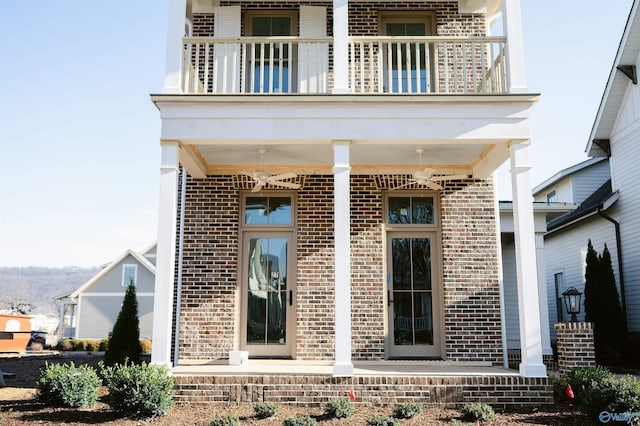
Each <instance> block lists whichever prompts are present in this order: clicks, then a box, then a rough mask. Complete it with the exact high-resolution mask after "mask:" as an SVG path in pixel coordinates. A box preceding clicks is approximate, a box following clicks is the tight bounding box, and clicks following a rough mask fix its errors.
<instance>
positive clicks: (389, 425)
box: [367, 415, 400, 426]
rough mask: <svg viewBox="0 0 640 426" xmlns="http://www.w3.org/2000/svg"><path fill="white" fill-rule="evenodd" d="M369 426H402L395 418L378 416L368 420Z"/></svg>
mask: <svg viewBox="0 0 640 426" xmlns="http://www.w3.org/2000/svg"><path fill="white" fill-rule="evenodd" d="M367 426H400V422H399V421H398V420H397V419H394V418H393V417H389V416H381V415H377V416H373V417H370V418H369V419H367Z"/></svg>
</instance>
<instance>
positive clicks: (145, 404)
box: [100, 362, 173, 417]
mask: <svg viewBox="0 0 640 426" xmlns="http://www.w3.org/2000/svg"><path fill="white" fill-rule="evenodd" d="M100 368H101V373H102V375H103V377H104V378H105V382H106V385H107V388H108V389H109V401H108V403H109V405H110V406H111V408H113V409H114V410H115V411H118V412H120V413H122V414H125V415H127V416H133V417H153V416H160V415H162V414H165V413H166V412H167V411H168V410H169V408H170V407H171V404H172V399H171V398H172V397H173V377H171V376H169V374H168V370H167V367H165V366H161V367H158V366H155V365H150V364H146V363H142V364H129V363H125V364H116V365H113V366H109V367H107V366H105V364H104V363H103V362H100Z"/></svg>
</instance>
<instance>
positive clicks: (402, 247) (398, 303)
mask: <svg viewBox="0 0 640 426" xmlns="http://www.w3.org/2000/svg"><path fill="white" fill-rule="evenodd" d="M434 241H435V238H434V237H433V236H432V235H430V234H424V235H423V234H416V233H411V234H409V233H402V234H398V233H390V234H389V254H388V261H389V268H388V269H389V278H388V280H389V283H388V285H389V311H390V312H389V313H390V315H389V319H390V321H389V356H390V357H392V358H393V357H395V358H403V357H405V358H428V357H437V356H440V348H439V344H438V335H437V333H438V330H437V327H436V323H437V319H438V317H437V315H436V313H437V306H438V305H437V303H436V301H437V300H436V299H435V296H436V294H435V285H434V284H435V282H434V279H435V274H434V269H433V265H434V257H433V254H434V253H435V250H434V247H433V244H434Z"/></svg>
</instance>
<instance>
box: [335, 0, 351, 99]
mask: <svg viewBox="0 0 640 426" xmlns="http://www.w3.org/2000/svg"><path fill="white" fill-rule="evenodd" d="M332 93H351V89H350V88H349V1H348V0H333V91H332Z"/></svg>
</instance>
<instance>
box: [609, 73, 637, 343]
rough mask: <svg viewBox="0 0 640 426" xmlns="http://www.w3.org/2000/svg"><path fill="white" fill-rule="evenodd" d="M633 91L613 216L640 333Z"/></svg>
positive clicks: (620, 138)
mask: <svg viewBox="0 0 640 426" xmlns="http://www.w3.org/2000/svg"><path fill="white" fill-rule="evenodd" d="M629 90H630V91H631V92H632V93H630V94H628V96H627V98H626V100H625V103H624V104H623V108H621V111H622V112H621V116H620V119H619V122H618V133H617V134H615V135H613V137H612V138H611V150H612V158H611V163H612V166H611V170H612V184H613V185H615V186H614V190H616V189H617V190H619V191H620V199H619V200H618V202H617V203H616V206H615V210H614V211H613V213H612V214H611V216H612V217H614V219H616V220H618V221H619V222H620V231H621V234H622V256H623V258H622V262H623V265H624V278H625V287H626V294H627V309H628V313H627V314H628V318H629V329H631V330H635V331H640V214H639V212H640V188H639V186H638V177H639V176H640V172H639V171H638V163H640V145H639V144H640V117H639V114H640V112H639V111H640V108H638V97H639V96H640V95H639V94H638V92H639V90H640V89H639V88H638V86H633V85H631V86H630V89H629ZM632 119H633V122H631V120H632Z"/></svg>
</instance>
